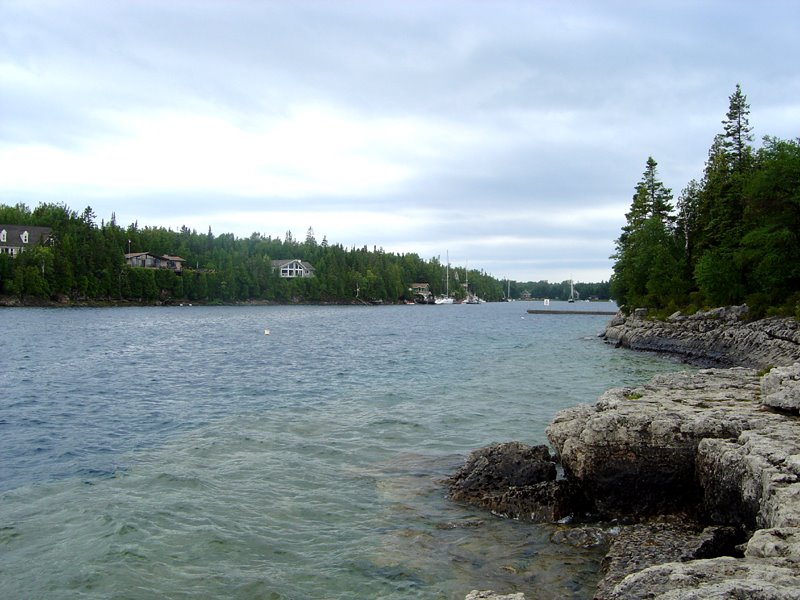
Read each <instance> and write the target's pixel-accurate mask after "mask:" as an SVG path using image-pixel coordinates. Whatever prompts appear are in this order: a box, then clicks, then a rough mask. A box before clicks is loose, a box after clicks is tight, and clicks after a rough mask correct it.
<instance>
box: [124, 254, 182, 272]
mask: <svg viewBox="0 0 800 600" xmlns="http://www.w3.org/2000/svg"><path fill="white" fill-rule="evenodd" d="M185 262H186V260H185V259H183V258H181V257H180V256H170V255H169V254H165V255H164V256H158V255H157V254H150V253H149V252H131V253H128V254H126V255H125V263H126V264H127V265H128V266H130V267H142V268H144V269H171V270H173V271H175V272H176V273H180V272H182V271H183V263H185Z"/></svg>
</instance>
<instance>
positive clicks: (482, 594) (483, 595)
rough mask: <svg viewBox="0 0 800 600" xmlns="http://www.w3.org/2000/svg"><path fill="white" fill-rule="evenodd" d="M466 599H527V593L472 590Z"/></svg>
mask: <svg viewBox="0 0 800 600" xmlns="http://www.w3.org/2000/svg"><path fill="white" fill-rule="evenodd" d="M464 600H525V594H523V593H522V592H517V593H516V594H505V595H501V594H495V593H494V592H493V591H492V590H486V591H478V590H472V591H471V592H470V593H469V594H467V596H466V598H464Z"/></svg>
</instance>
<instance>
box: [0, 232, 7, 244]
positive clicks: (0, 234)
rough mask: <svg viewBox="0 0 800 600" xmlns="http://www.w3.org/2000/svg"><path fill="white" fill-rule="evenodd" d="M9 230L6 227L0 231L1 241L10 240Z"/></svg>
mask: <svg viewBox="0 0 800 600" xmlns="http://www.w3.org/2000/svg"><path fill="white" fill-rule="evenodd" d="M7 238H8V232H6V230H5V229H3V230H2V231H0V242H7V241H8V239H7Z"/></svg>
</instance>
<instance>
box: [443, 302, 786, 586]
mask: <svg viewBox="0 0 800 600" xmlns="http://www.w3.org/2000/svg"><path fill="white" fill-rule="evenodd" d="M747 313H748V309H747V307H746V306H735V307H728V308H720V309H716V310H713V311H707V312H705V313H697V314H695V315H692V316H684V315H681V314H674V315H672V317H671V318H670V319H668V320H667V321H653V320H650V319H647V318H646V317H645V315H644V313H643V311H638V312H636V313H635V314H632V315H627V316H626V315H624V314H623V313H622V312H620V313H619V315H618V316H617V317H615V318H614V319H612V321H611V322H609V324H608V326H607V328H606V330H605V332H604V334H603V337H604V339H605V341H606V342H607V343H609V344H613V345H615V346H617V347H625V348H629V349H633V350H640V351H650V352H661V353H666V354H670V355H673V356H678V357H681V358H682V359H683V360H684V361H686V362H692V363H696V364H699V365H703V366H708V365H715V366H713V367H711V368H705V369H701V370H698V371H685V372H676V373H669V374H665V375H659V376H656V377H655V378H653V379H652V380H651V381H649V382H648V383H646V384H644V385H643V386H640V387H637V388H615V389H611V390H608V391H607V392H605V393H604V394H602V395H601V396H600V398H599V399H598V400H597V402H596V403H595V404H594V405H588V404H587V405H579V406H575V407H572V408H568V409H565V410H562V411H560V412H559V413H558V414H557V415H556V416H555V417H554V419H553V421H552V422H551V424H550V425H549V426H548V428H547V430H546V433H547V437H548V441H549V442H550V445H551V447H552V448H553V450H554V451H555V454H554V455H553V456H551V455H550V448H549V447H548V446H544V445H542V446H538V447H530V446H526V445H524V444H520V443H518V442H510V443H504V444H496V445H493V446H490V447H487V448H482V449H479V450H476V451H475V452H473V453H472V454H471V455H470V457H469V458H468V459H467V461H466V462H465V464H464V466H463V467H462V468H461V469H459V471H457V472H456V473H455V474H454V475H453V476H451V477H450V478H449V479H448V480H447V481H446V484H447V486H448V490H449V497H450V499H451V500H453V501H457V502H465V503H468V504H472V505H475V506H478V507H481V508H484V509H487V510H490V511H491V512H493V513H494V514H496V515H498V516H503V517H508V518H516V519H520V520H525V521H530V522H539V523H557V524H560V525H559V530H558V531H557V532H556V533H555V534H554V535H553V537H552V541H553V543H565V540H566V543H573V544H574V545H578V546H591V547H602V548H604V549H605V550H606V557H605V559H604V560H603V561H602V564H601V573H600V574H599V575H600V580H599V583H598V586H597V588H596V591H595V595H594V598H595V600H634V599H640V598H654V599H659V598H664V599H666V598H669V599H670V600H690V599H692V600H699V599H701V598H711V597H714V598H723V597H724V598H745V597H747V598H760V599H762V600H786V599H796V598H800V591H798V590H800V325H799V324H798V322H797V321H796V320H795V319H793V318H768V319H760V320H755V321H747V320H746V316H747ZM559 468H560V469H562V470H563V473H564V475H563V477H560V478H559V477H557V475H556V473H557V469H559ZM526 597H527V596H526V595H525V593H524V592H519V591H515V592H514V593H513V594H510V595H502V592H501V593H495V592H492V591H483V592H479V591H478V590H475V591H473V592H472V593H471V594H470V595H468V596H467V598H486V599H493V600H505V599H512V598H513V599H514V600H524V599H525V598H526ZM530 597H531V598H532V597H535V596H530Z"/></svg>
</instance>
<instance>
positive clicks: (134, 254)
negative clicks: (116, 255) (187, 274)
mask: <svg viewBox="0 0 800 600" xmlns="http://www.w3.org/2000/svg"><path fill="white" fill-rule="evenodd" d="M139 256H152V257H153V258H162V259H164V260H171V261H175V262H178V261H180V262H186V259H185V258H181V257H180V256H172V255H170V254H164V255H163V256H159V255H158V254H153V253H152V252H128V253H126V254H125V258H126V259H128V258H137V257H139Z"/></svg>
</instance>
